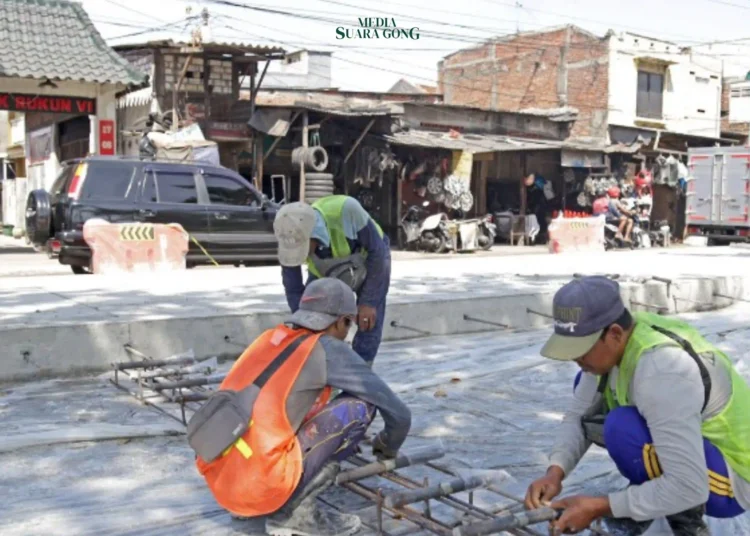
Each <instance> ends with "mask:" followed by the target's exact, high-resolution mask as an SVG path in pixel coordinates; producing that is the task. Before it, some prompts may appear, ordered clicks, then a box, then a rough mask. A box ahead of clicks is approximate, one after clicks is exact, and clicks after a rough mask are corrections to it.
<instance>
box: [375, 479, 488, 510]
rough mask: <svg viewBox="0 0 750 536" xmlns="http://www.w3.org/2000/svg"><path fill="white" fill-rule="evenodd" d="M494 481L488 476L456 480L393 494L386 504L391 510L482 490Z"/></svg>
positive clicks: (389, 496) (388, 497) (386, 499)
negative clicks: (467, 491)
mask: <svg viewBox="0 0 750 536" xmlns="http://www.w3.org/2000/svg"><path fill="white" fill-rule="evenodd" d="M493 481H494V478H492V477H486V476H485V477H481V476H471V477H469V478H455V479H453V480H450V481H448V482H441V483H439V484H435V485H434V486H429V487H424V488H417V489H413V490H407V491H400V492H396V493H393V494H391V495H388V496H387V497H386V498H385V504H386V506H388V507H390V508H399V507H401V506H404V505H407V504H413V503H415V502H419V501H423V500H425V499H436V498H438V497H445V496H446V495H451V494H452V493H458V492H461V491H466V490H472V489H476V488H481V487H483V486H487V485H489V484H490V483H491V482H493Z"/></svg>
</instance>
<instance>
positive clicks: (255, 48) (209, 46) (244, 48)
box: [114, 39, 284, 56]
mask: <svg viewBox="0 0 750 536" xmlns="http://www.w3.org/2000/svg"><path fill="white" fill-rule="evenodd" d="M183 47H191V48H192V47H195V45H194V44H193V43H189V42H186V41H174V40H172V39H158V40H155V41H146V42H145V43H133V44H128V45H116V46H115V47H114V49H115V50H121V51H123V52H124V51H126V50H139V49H144V48H148V49H155V48H175V49H179V48H183ZM200 47H202V48H203V50H205V51H207V52H216V53H227V54H238V53H239V54H257V55H259V56H263V55H266V54H274V53H283V52H284V49H283V48H281V47H272V46H265V45H252V44H248V43H240V42H236V43H235V42H220V41H209V42H207V43H201V44H200Z"/></svg>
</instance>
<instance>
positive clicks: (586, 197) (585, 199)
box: [576, 192, 591, 207]
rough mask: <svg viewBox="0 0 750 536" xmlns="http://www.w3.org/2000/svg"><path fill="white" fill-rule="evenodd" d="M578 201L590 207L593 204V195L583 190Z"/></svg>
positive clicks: (582, 205) (580, 204) (583, 205)
mask: <svg viewBox="0 0 750 536" xmlns="http://www.w3.org/2000/svg"><path fill="white" fill-rule="evenodd" d="M576 201H577V202H578V205H579V206H581V207H588V206H589V205H591V197H590V196H589V195H587V194H586V192H581V193H580V194H578V197H577V198H576Z"/></svg>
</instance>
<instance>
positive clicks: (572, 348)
mask: <svg viewBox="0 0 750 536" xmlns="http://www.w3.org/2000/svg"><path fill="white" fill-rule="evenodd" d="M552 309H553V311H552V315H553V317H554V319H555V333H554V335H552V337H550V339H549V340H548V341H547V344H545V345H544V347H543V348H542V351H541V354H542V355H543V356H544V357H548V358H550V359H557V360H559V361H573V360H575V359H578V358H579V357H583V356H584V355H586V354H587V353H588V352H589V350H591V349H592V348H593V347H594V345H595V344H596V341H598V340H599V338H600V337H601V335H602V332H603V331H604V329H605V328H607V327H609V326H610V325H612V324H614V323H615V321H616V320H617V319H618V318H620V316H622V314H623V313H624V312H625V304H623V303H622V298H621V297H620V285H619V284H618V283H617V282H616V281H613V280H611V279H609V278H607V277H602V276H589V277H581V278H580V279H574V280H573V281H571V282H570V283H568V284H567V285H565V286H563V287H562V288H561V289H560V290H558V291H557V293H556V294H555V297H554V299H553V301H552Z"/></svg>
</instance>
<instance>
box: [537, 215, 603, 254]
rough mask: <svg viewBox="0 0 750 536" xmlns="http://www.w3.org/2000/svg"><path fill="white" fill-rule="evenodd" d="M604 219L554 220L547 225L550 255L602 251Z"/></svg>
mask: <svg viewBox="0 0 750 536" xmlns="http://www.w3.org/2000/svg"><path fill="white" fill-rule="evenodd" d="M604 223H605V220H604V217H597V218H555V219H554V220H552V222H551V223H550V225H549V251H550V253H567V252H570V251H604Z"/></svg>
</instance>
